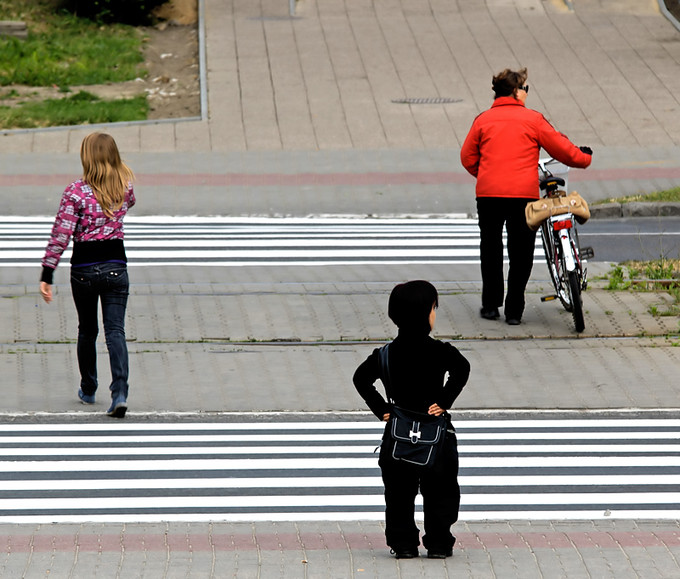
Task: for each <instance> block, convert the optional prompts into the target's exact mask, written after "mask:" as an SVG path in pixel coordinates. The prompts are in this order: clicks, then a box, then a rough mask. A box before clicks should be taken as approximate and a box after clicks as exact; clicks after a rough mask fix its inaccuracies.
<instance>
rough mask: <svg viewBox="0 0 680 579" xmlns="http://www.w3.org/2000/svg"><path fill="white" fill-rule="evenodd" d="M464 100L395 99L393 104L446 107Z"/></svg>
mask: <svg viewBox="0 0 680 579" xmlns="http://www.w3.org/2000/svg"><path fill="white" fill-rule="evenodd" d="M462 101H463V99H452V98H446V97H434V98H424V99H394V100H392V102H393V103H396V104H400V105H446V104H451V103H460V102H462Z"/></svg>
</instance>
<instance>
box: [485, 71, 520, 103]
mask: <svg viewBox="0 0 680 579" xmlns="http://www.w3.org/2000/svg"><path fill="white" fill-rule="evenodd" d="M528 76H529V75H528V73H527V69H526V68H521V69H520V70H510V69H509V68H506V69H505V70H504V71H503V72H499V73H498V74H497V75H496V76H494V77H493V80H492V81H491V88H493V92H495V93H496V98H498V97H503V96H512V95H513V94H514V93H515V90H517V89H518V88H521V87H522V86H524V83H525V82H526V81H527V77H528Z"/></svg>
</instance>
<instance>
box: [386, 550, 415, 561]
mask: <svg viewBox="0 0 680 579" xmlns="http://www.w3.org/2000/svg"><path fill="white" fill-rule="evenodd" d="M390 553H392V555H394V557H395V559H415V558H416V557H420V553H419V552H418V549H404V550H403V551H397V550H396V549H390Z"/></svg>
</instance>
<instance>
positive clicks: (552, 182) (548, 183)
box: [540, 177, 565, 191]
mask: <svg viewBox="0 0 680 579" xmlns="http://www.w3.org/2000/svg"><path fill="white" fill-rule="evenodd" d="M564 183H565V182H564V179H562V178H561V177H543V179H541V180H540V187H541V191H545V190H546V189H548V187H550V188H555V189H556V188H557V187H564Z"/></svg>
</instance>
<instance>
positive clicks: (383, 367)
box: [379, 344, 394, 404]
mask: <svg viewBox="0 0 680 579" xmlns="http://www.w3.org/2000/svg"><path fill="white" fill-rule="evenodd" d="M389 346H390V345H389V344H385V345H384V346H383V347H382V348H380V351H379V354H380V373H381V377H380V379H381V380H382V383H383V385H384V386H385V394H386V395H387V401H388V402H389V403H390V404H394V399H393V398H392V396H391V394H390V391H391V389H392V385H391V379H390V364H389Z"/></svg>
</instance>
